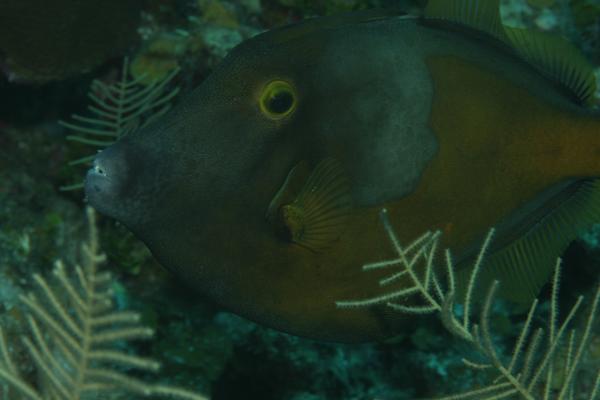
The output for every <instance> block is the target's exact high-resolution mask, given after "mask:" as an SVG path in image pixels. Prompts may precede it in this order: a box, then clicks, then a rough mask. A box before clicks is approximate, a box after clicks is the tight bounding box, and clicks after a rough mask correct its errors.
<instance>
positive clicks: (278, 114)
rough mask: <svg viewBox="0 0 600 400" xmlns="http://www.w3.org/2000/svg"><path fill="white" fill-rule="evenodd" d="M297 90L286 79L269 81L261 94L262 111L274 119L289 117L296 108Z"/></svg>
mask: <svg viewBox="0 0 600 400" xmlns="http://www.w3.org/2000/svg"><path fill="white" fill-rule="evenodd" d="M296 103H297V100H296V92H295V91H294V88H293V87H292V85H290V84H289V83H288V82H286V81H282V80H275V81H271V82H269V83H268V84H267V85H266V86H265V88H264V89H263V91H262V94H261V95H260V100H259V104H260V111H261V112H262V113H263V114H264V115H266V116H267V117H268V118H270V119H272V120H279V119H282V118H285V117H287V116H288V115H290V114H291V113H292V112H294V110H295V109H296Z"/></svg>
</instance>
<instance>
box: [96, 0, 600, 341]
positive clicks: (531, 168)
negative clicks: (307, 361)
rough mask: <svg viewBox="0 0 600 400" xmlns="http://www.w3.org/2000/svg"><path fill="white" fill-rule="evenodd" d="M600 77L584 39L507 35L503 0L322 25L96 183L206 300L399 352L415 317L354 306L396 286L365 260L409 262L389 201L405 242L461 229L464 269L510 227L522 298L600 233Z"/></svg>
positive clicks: (223, 83) (290, 30) (372, 14)
mask: <svg viewBox="0 0 600 400" xmlns="http://www.w3.org/2000/svg"><path fill="white" fill-rule="evenodd" d="M595 85H596V83H595V79H594V75H593V69H592V67H591V66H590V65H589V64H588V62H587V61H586V60H585V58H584V57H583V56H582V55H580V54H579V52H578V51H577V50H576V49H575V48H574V47H573V46H572V45H570V44H569V43H568V42H567V41H566V40H564V39H562V38H561V37H557V36H551V35H547V34H542V33H534V32H528V31H526V30H523V29H517V28H509V27H505V26H503V25H502V23H501V20H500V16H499V4H498V0H490V1H484V0H431V1H430V2H429V4H428V6H427V8H426V10H425V14H424V15H423V16H408V15H403V14H399V13H391V12H386V11H368V12H362V13H356V14H347V15H340V16H333V17H327V18H317V19H311V20H307V21H304V22H301V23H298V24H296V25H292V26H287V27H283V28H278V29H275V30H272V31H269V32H266V33H263V34H260V35H258V36H256V37H254V38H252V39H250V40H248V41H246V42H244V43H243V44H241V45H239V46H238V47H236V48H235V49H234V50H233V51H231V53H230V54H229V55H228V56H227V57H226V58H225V60H224V61H223V62H222V63H221V64H220V65H219V66H218V67H217V68H216V69H215V71H214V72H213V73H212V74H211V75H210V76H209V77H208V78H207V79H206V80H205V81H204V82H203V83H202V84H201V85H200V86H199V87H198V88H196V89H195V90H193V91H192V92H191V94H189V95H188V96H187V97H186V98H184V99H183V100H181V102H180V103H179V104H178V105H177V106H176V107H174V109H173V110H172V111H170V112H169V113H168V114H166V115H165V116H164V117H162V118H161V119H159V120H158V121H157V122H155V123H153V124H152V125H149V126H148V127H145V128H143V129H141V130H139V131H137V132H135V133H132V134H130V135H128V136H126V137H124V138H123V139H122V140H120V141H119V142H117V143H116V144H114V145H112V146H110V147H108V148H107V149H105V150H104V151H102V152H101V153H99V155H98V156H97V157H96V159H95V161H94V165H93V167H92V169H91V170H90V171H89V172H88V175H87V177H86V184H85V190H86V194H87V198H88V200H89V202H90V203H91V204H92V205H93V206H94V207H95V208H96V209H97V210H98V211H100V212H101V213H103V214H105V215H107V216H110V217H113V218H115V219H117V220H119V221H121V222H122V223H123V224H124V225H126V226H127V227H128V228H129V229H130V230H131V231H132V232H133V233H134V234H135V235H137V237H139V238H140V239H141V240H142V241H143V242H144V243H146V245H147V246H148V247H149V248H150V250H151V251H152V253H153V254H154V256H155V257H156V259H157V260H158V261H159V262H160V263H161V264H162V265H163V266H165V267H166V268H167V269H169V270H170V271H172V272H173V273H174V274H176V275H177V276H178V277H180V278H181V279H182V281H183V282H184V283H185V284H187V285H189V286H190V287H191V288H192V289H193V290H195V291H196V292H197V293H198V294H199V296H204V297H208V298H210V299H212V300H213V301H215V302H216V303H217V304H219V305H221V306H222V307H224V308H225V309H228V310H231V311H233V312H235V313H237V314H239V315H241V316H244V317H246V318H248V319H251V320H254V321H257V322H259V323H262V324H265V325H267V326H269V327H272V328H275V329H278V330H282V331H285V332H289V333H292V334H295V335H300V336H305V337H309V338H315V339H320V340H328V341H339V342H361V341H372V340H383V339H385V338H387V337H390V336H394V335H397V334H399V333H400V332H402V330H403V329H407V327H408V326H410V325H411V320H410V319H409V318H404V317H402V316H400V315H399V314H398V313H396V312H394V311H392V310H389V308H388V307H384V306H376V307H366V308H361V309H352V308H351V309H340V308H337V307H336V305H335V302H336V301H339V300H344V299H357V298H358V299H359V298H369V297H374V296H377V295H378V294H380V293H381V287H380V286H379V278H381V276H378V275H377V273H374V274H366V273H364V272H363V271H362V270H361V266H362V265H363V264H365V263H370V262H375V261H378V260H384V259H389V258H390V257H393V255H394V254H393V249H392V248H391V246H390V244H389V240H388V237H387V236H386V233H385V230H384V229H383V227H382V224H381V222H380V220H379V218H378V215H379V212H380V210H381V209H382V208H386V209H387V210H388V215H389V218H390V221H391V223H392V224H393V226H394V227H395V229H396V230H397V234H398V238H399V240H401V241H403V242H404V243H408V242H410V241H412V240H413V239H415V238H417V237H418V236H420V235H421V234H422V233H423V232H425V231H430V230H441V231H442V242H441V246H442V247H447V248H450V249H451V250H452V252H453V254H454V255H455V259H456V260H457V263H458V265H459V266H460V265H463V264H464V265H468V263H467V261H468V260H469V259H470V258H472V256H473V254H474V249H477V248H478V246H479V245H480V243H481V240H482V238H484V236H485V234H486V233H487V231H488V229H489V228H490V227H491V226H494V227H496V231H497V234H496V238H495V240H494V241H493V243H492V245H491V247H490V248H489V251H488V254H487V258H486V259H487V263H486V265H485V267H484V270H485V271H483V272H482V274H483V275H482V279H483V278H485V276H487V277H488V278H489V277H494V279H499V280H501V281H502V287H503V288H504V289H505V292H506V293H507V294H508V295H509V296H512V297H514V299H515V301H520V300H523V299H527V298H531V296H534V295H535V294H536V293H537V291H538V290H539V289H540V287H541V286H542V285H543V284H544V283H545V282H546V280H547V278H548V275H549V274H550V271H551V270H552V269H553V266H554V260H555V259H556V257H557V256H558V255H560V254H561V252H562V251H563V250H564V249H565V248H566V246H567V245H568V243H569V242H570V241H571V240H573V239H574V238H575V237H576V236H577V235H578V234H579V233H580V232H581V231H582V229H584V228H586V227H588V226H589V225H590V224H592V223H594V222H598V221H600V180H599V179H598V178H599V177H600V116H599V114H598V113H597V112H596V111H593V110H592V108H591V107H590V106H591V105H592V103H593V95H594V92H595ZM567 273H568V272H567ZM402 284H406V282H403V283H402V282H399V283H398V285H402Z"/></svg>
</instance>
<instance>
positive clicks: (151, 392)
mask: <svg viewBox="0 0 600 400" xmlns="http://www.w3.org/2000/svg"><path fill="white" fill-rule="evenodd" d="M87 214H88V224H89V238H88V239H87V241H85V242H84V243H83V244H82V246H81V262H80V263H79V264H77V265H76V266H75V268H74V270H73V271H68V270H67V268H66V267H65V265H64V263H63V262H62V261H61V260H58V261H57V262H56V266H55V268H54V270H53V275H54V277H55V282H52V283H50V282H49V281H48V280H46V279H45V278H43V277H42V276H41V275H39V274H35V275H34V276H33V280H34V281H35V282H36V283H37V285H38V287H39V296H38V295H36V294H34V293H30V294H29V295H27V296H24V295H22V296H20V299H21V302H22V303H23V304H24V305H25V307H26V310H27V311H25V315H24V319H26V320H27V323H28V326H29V330H30V335H26V336H24V337H23V338H22V346H23V347H24V348H25V349H26V351H27V356H25V358H27V357H28V358H29V360H30V362H33V363H34V364H35V366H36V368H35V372H36V374H35V378H36V379H35V380H33V381H31V378H28V377H27V376H25V375H24V374H23V373H24V372H25V371H23V367H24V365H27V364H26V363H25V360H24V359H23V355H22V354H18V355H17V356H18V357H19V359H20V360H19V362H18V363H16V362H15V358H14V356H12V355H11V353H15V352H16V351H15V350H14V348H15V347H16V346H10V347H9V346H8V342H7V340H6V336H5V333H4V330H2V329H1V328H0V380H2V381H4V382H5V383H6V384H7V387H4V388H2V391H1V392H0V394H2V395H3V396H4V397H5V398H7V397H11V398H23V399H27V400H43V399H50V398H52V399H57V400H80V399H83V398H87V397H89V395H90V394H92V395H94V396H97V395H98V394H100V393H102V394H103V395H104V396H108V394H109V393H113V394H114V393H119V392H126V393H135V394H137V395H140V396H144V397H148V396H157V395H160V396H165V397H169V398H173V399H183V400H206V398H205V397H204V396H201V395H198V394H194V393H192V392H190V391H187V390H185V389H182V388H178V387H172V386H166V385H161V384H156V383H149V382H144V381H142V380H139V379H137V378H134V377H133V376H131V375H126V374H124V373H122V372H120V369H121V368H126V369H139V370H144V371H150V372H157V371H158V370H159V368H160V364H159V363H158V362H156V361H154V360H152V359H148V358H143V357H139V356H136V355H132V354H128V353H127V352H124V351H122V350H119V349H118V347H117V343H118V342H121V341H126V340H132V339H147V338H149V337H151V336H152V335H153V331H152V330H151V329H149V328H147V327H144V326H142V325H140V324H139V320H140V315H139V314H137V313H134V312H131V311H122V310H117V309H115V305H114V301H113V299H112V298H113V291H112V289H111V284H112V276H111V274H110V273H108V272H103V271H101V270H100V269H99V266H100V264H101V263H102V262H104V260H105V256H104V255H103V254H101V253H100V250H99V248H98V234H97V230H96V225H95V221H94V212H93V211H92V209H91V208H88V209H87ZM11 349H13V350H11ZM128 397H129V396H128Z"/></svg>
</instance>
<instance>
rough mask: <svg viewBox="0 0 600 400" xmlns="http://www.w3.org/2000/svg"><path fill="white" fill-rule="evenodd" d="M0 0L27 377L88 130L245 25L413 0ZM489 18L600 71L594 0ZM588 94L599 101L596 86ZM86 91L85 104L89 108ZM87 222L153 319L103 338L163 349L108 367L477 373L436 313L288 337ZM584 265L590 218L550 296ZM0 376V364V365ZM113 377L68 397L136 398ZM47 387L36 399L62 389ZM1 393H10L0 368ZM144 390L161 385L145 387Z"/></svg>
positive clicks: (111, 229)
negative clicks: (563, 48) (356, 331)
mask: <svg viewBox="0 0 600 400" xmlns="http://www.w3.org/2000/svg"><path fill="white" fill-rule="evenodd" d="M0 2H3V3H4V2H5V3H6V4H5V5H2V6H1V7H0V10H2V12H3V13H4V14H2V13H0V327H1V328H2V331H3V336H4V339H5V340H6V343H8V346H7V348H8V350H7V351H8V353H10V357H11V359H12V360H13V361H14V364H16V369H18V370H19V374H20V376H22V377H23V380H24V381H25V382H28V383H29V384H30V385H33V387H43V386H44V385H47V383H45V382H44V379H46V378H40V375H39V368H40V364H39V363H36V361H35V360H32V357H31V355H30V353H29V352H28V351H27V347H28V346H27V344H26V343H22V341H21V338H22V337H24V336H26V335H29V334H30V333H29V332H30V331H31V325H30V324H31V322H29V319H28V315H29V314H30V313H31V307H29V308H28V307H27V305H26V304H25V303H26V302H25V303H24V302H23V296H24V295H25V294H26V293H30V292H32V291H36V290H39V286H40V283H39V280H36V278H35V276H36V274H40V275H41V276H42V277H44V279H45V281H44V282H46V281H47V282H48V284H49V285H50V286H52V285H56V286H55V292H57V293H58V294H57V295H58V296H59V297H60V293H61V292H62V289H60V284H59V283H55V282H54V280H53V278H52V271H53V268H54V265H55V262H56V260H59V259H60V260H63V262H64V264H65V265H66V266H67V269H69V268H71V266H73V265H76V264H78V263H79V264H82V265H83V264H85V262H86V261H85V254H84V255H83V256H82V255H81V244H82V242H86V241H88V240H89V239H87V237H88V232H89V226H88V224H86V217H85V215H86V213H85V202H84V198H83V197H84V196H83V191H82V190H80V189H78V186H79V184H80V182H81V181H82V179H83V176H84V173H85V170H86V168H88V166H86V161H89V158H88V157H89V156H90V155H93V154H94V153H95V152H96V149H97V146H103V145H104V144H106V143H110V141H112V140H114V139H116V137H118V136H120V135H123V134H126V133H127V132H128V131H130V130H132V129H136V128H137V127H139V126H140V125H143V124H146V123H148V122H150V121H151V120H152V117H153V116H155V115H157V114H161V113H163V112H166V111H167V110H168V108H169V107H170V105H172V104H176V103H177V102H178V100H179V99H180V98H181V97H182V96H184V95H185V94H186V93H188V92H189V91H190V90H192V89H193V88H194V87H196V86H197V85H198V84H199V83H200V82H202V80H203V79H204V78H205V77H206V76H207V75H208V74H209V73H210V72H211V70H212V69H213V68H214V67H215V66H216V65H217V64H218V63H219V62H220V61H221V60H222V59H223V58H224V57H225V55H226V54H227V53H228V51H229V50H231V49H232V48H233V47H234V46H236V45H237V44H238V43H240V42H242V41H243V40H245V39H247V38H250V37H252V36H254V35H256V34H257V33H260V32H262V31H264V30H268V29H270V28H273V27H277V26H282V25H285V24H288V23H293V22H296V21H299V20H302V19H304V18H308V17H313V16H319V15H333V14H337V13H342V12H347V11H354V10H362V9H369V8H375V7H399V6H400V7H402V8H404V9H406V10H407V11H409V12H411V13H415V14H418V13H420V12H421V9H422V7H423V6H424V3H425V2H424V1H420V0H412V1H411V0H406V1H401V0H398V1H393V0H322V1H310V0H238V1H235V0H131V1H130V0H128V1H118V0H87V1H86V2H77V1H72V0H55V1H52V2H49V1H45V0H0ZM502 16H503V21H504V23H505V24H507V25H511V26H519V27H527V28H530V29H537V30H541V31H549V32H559V33H562V34H563V35H565V36H566V37H568V38H569V39H570V41H571V42H573V43H574V44H575V45H576V46H577V47H579V48H580V49H581V50H582V51H583V52H584V54H585V55H586V56H587V57H588V59H589V60H590V61H591V62H592V63H593V64H594V65H595V66H597V67H598V68H597V74H596V75H597V76H598V77H599V78H600V1H598V0H504V1H503V2H502ZM106 21H110V23H109V24H107V23H106ZM119 85H120V86H119ZM599 87H600V85H599ZM106 88H112V89H106ZM113 89H114V90H115V91H116V93H120V95H122V96H123V97H124V98H125V99H127V101H128V102H127V104H126V105H125V106H124V107H126V108H127V107H129V108H127V110H126V112H125V113H124V117H123V119H122V120H120V122H119V124H118V126H117V127H116V128H115V129H114V135H113V136H110V135H109V136H107V137H106V138H105V139H103V141H105V142H106V143H96V142H94V141H90V139H89V137H88V136H87V135H86V133H87V130H86V129H91V128H90V125H89V123H90V121H89V120H86V118H94V117H96V118H101V117H102V115H103V114H102V113H103V112H105V113H106V112H113V111H114V110H112V109H111V108H110V104H109V103H108V102H107V100H106V97H103V96H102V93H105V91H106V90H109V91H110V90H113ZM119 91H120V92H119ZM597 98H598V104H600V92H599V93H598V95H597ZM90 105H91V106H92V107H96V108H95V109H94V108H92V109H88V106H90ZM73 115H75V117H73ZM92 122H93V121H92ZM599 134H600V132H599ZM599 162H600V160H599ZM599 222H600V221H599ZM96 225H97V228H98V231H97V235H96V238H97V240H98V242H97V243H98V244H99V246H100V249H101V250H99V252H101V253H104V254H105V255H106V261H105V262H103V263H98V265H99V266H100V267H101V268H102V269H103V270H108V271H110V272H111V274H112V276H111V278H110V280H109V281H108V282H106V284H107V288H108V290H109V291H108V292H107V293H110V295H111V296H114V307H115V309H116V310H117V312H120V311H125V310H133V311H136V312H138V313H139V314H140V316H141V318H140V321H139V324H140V325H142V326H145V327H149V328H151V329H152V330H153V332H154V333H153V335H152V337H150V335H149V334H148V332H146V331H144V332H142V331H140V332H138V334H137V335H135V334H132V335H130V336H128V335H123V337H115V340H114V342H115V343H114V344H115V347H116V348H117V349H118V350H119V351H120V352H122V353H123V354H127V355H132V354H137V355H139V356H143V357H148V358H151V359H154V360H156V361H158V362H160V363H161V365H162V368H161V369H160V370H159V371H158V372H153V371H150V370H148V371H146V370H145V369H144V368H140V369H136V368H132V367H131V368H130V367H123V366H118V365H117V366H114V370H115V371H117V372H118V373H120V374H122V376H130V377H132V379H136V380H139V381H140V382H141V381H144V382H152V383H153V384H159V385H164V387H167V386H168V387H170V388H174V387H181V388H185V389H187V390H190V391H193V392H195V393H198V394H200V395H204V396H206V397H207V398H211V399H214V400H223V399H250V400H252V399H262V400H271V399H272V400H313V399H314V400H316V399H336V400H337V399H339V400H361V399H380V400H385V399H413V398H423V397H433V396H441V395H444V394H451V393H458V392H463V391H465V390H471V389H475V388H477V387H480V386H481V385H484V384H486V382H488V381H489V380H490V376H486V374H485V373H476V372H474V371H473V369H471V368H467V367H466V366H465V365H464V364H463V363H462V362H461V360H462V359H463V358H464V357H471V356H473V357H476V355H474V352H473V350H472V349H471V348H469V346H466V345H465V343H462V342H460V341H459V340H458V339H456V338H455V337H453V336H451V335H449V334H448V333H447V332H446V330H445V329H444V327H443V326H442V324H441V323H440V322H439V320H438V319H437V318H435V317H432V316H429V317H427V316H425V317H423V318H421V319H419V322H418V324H416V328H415V329H414V330H413V331H412V332H410V333H405V334H403V335H401V336H398V337H396V338H394V340H393V342H390V343H385V344H383V343H373V344H362V345H341V344H332V343H321V342H316V341H311V340H308V339H303V338H298V337H295V336H291V335H287V334H284V333H280V332H277V331H274V330H271V329H268V328H265V327H262V326H260V325H257V324H254V323H252V322H249V321H247V320H245V319H243V318H241V317H238V316H236V315H234V314H231V313H228V312H226V311H223V310H221V309H219V308H217V307H215V306H213V305H212V304H211V303H210V302H207V301H203V300H202V299H201V298H198V297H197V296H191V294H190V293H188V292H187V290H186V288H185V286H184V285H183V284H182V283H181V282H180V281H178V280H177V279H176V278H175V277H173V276H171V275H170V274H169V273H168V272H167V271H165V270H164V269H163V268H162V267H161V266H160V265H158V264H157V263H156V261H155V260H153V258H152V257H151V255H150V253H149V252H148V250H147V249H146V248H145V246H144V245H143V244H142V243H141V242H139V241H138V240H137V239H136V238H134V237H133V235H132V234H131V233H129V232H128V231H127V230H126V229H125V228H124V227H123V226H121V225H119V224H118V223H116V222H115V221H113V220H111V219H108V218H102V217H98V220H97V223H96ZM82 257H83V258H84V260H83V261H82ZM599 268H600V224H599V225H596V226H595V227H594V228H593V229H591V230H590V231H589V232H588V233H586V234H585V235H583V236H582V237H580V238H579V239H578V240H576V241H574V242H573V243H572V244H571V246H570V247H569V248H568V250H567V251H566V253H565V254H564V267H563V278H562V281H561V285H560V305H561V307H560V308H562V309H564V310H566V309H568V308H569V307H570V305H571V304H572V303H574V302H575V300H576V298H577V296H578V295H579V294H583V295H584V296H586V298H591V297H593V293H594V289H595V284H597V283H596V282H597V281H598V275H599V273H598V271H599ZM36 282H37V283H36ZM53 287H54V286H53ZM43 290H44V289H43V288H42V291H43ZM549 296H550V289H549V288H547V289H545V290H544V291H543V293H542V294H541V296H540V299H541V306H540V308H541V311H542V314H541V315H540V316H539V317H536V319H539V321H542V318H543V312H544V311H547V310H548V308H549V307H550V306H549ZM59 301H60V299H59ZM563 305H564V306H563ZM66 313H67V314H72V313H73V311H72V310H68V309H67V310H66ZM34 314H35V312H34ZM585 317H586V314H585V312H582V313H581V316H580V317H579V320H576V321H575V322H574V324H576V325H577V324H580V325H581V326H582V327H583V326H584V325H585ZM524 318H525V316H524V315H522V313H516V312H514V310H511V309H510V308H509V307H503V306H502V304H501V303H499V304H498V305H497V307H496V308H495V309H494V313H493V316H492V324H493V326H494V332H495V334H496V335H497V337H494V339H495V343H496V345H497V346H498V349H499V351H510V350H507V349H510V346H511V343H513V342H514V341H515V339H516V338H517V336H518V335H519V333H520V331H521V328H522V326H523V321H524ZM599 327H600V325H598V323H597V322H596V323H595V324H594V326H592V327H591V336H590V339H589V345H588V347H587V351H586V356H585V358H584V359H583V360H582V364H581V367H580V377H579V379H578V389H577V391H576V393H574V394H573V398H574V399H577V398H579V397H577V396H578V394H580V393H582V396H583V393H589V390H590V388H591V387H592V385H593V384H594V379H595V377H596V373H597V372H596V371H597V370H598V366H599V365H600V329H599ZM117 336H118V335H117ZM145 336H146V337H145ZM143 337H145V340H126V339H138V338H143ZM4 339H3V340H4ZM1 347H2V346H0V371H2V369H3V368H4V369H5V370H6V369H7V368H8V367H7V365H3V361H2V360H1V359H3V357H4V355H2V354H1V353H2V352H3V349H2V348H1ZM4 360H5V359H4ZM58 362H60V359H59V360H58ZM125 364H127V363H125ZM111 367H112V366H111ZM150 369H152V368H150ZM42 375H43V374H42ZM2 377H3V375H2V373H1V372H0V381H2V379H1V378H2ZM161 387H163V386H161ZM129 389H132V388H131V387H128V386H127V384H124V385H123V387H118V385H117V386H115V388H114V390H113V389H111V390H108V391H105V392H102V394H98V395H94V394H93V392H90V393H88V394H87V395H86V396H85V397H83V398H89V399H92V398H99V399H137V398H143V397H144V394H143V393H142V392H143V391H142V390H137V391H136V390H133V393H132V391H131V390H129ZM134 389H135V388H134ZM138 389H139V388H138ZM40 390H42V389H40ZM586 390H587V392H586ZM157 393H158V392H157ZM155 394H156V393H155ZM171 394H172V393H171ZM57 396H58V397H48V398H60V399H62V398H68V397H60V396H59V395H57ZM588 396H589V395H588ZM599 396H600V395H599ZM174 397H175V398H177V396H174ZM0 398H2V399H20V398H21V397H20V395H19V394H17V393H16V392H15V391H14V390H13V389H9V387H8V385H6V384H5V383H4V384H3V385H0ZM23 398H27V397H23ZM154 398H168V396H167V395H165V396H162V397H161V395H160V393H158V394H156V396H154ZM180 398H185V396H184V395H181V397H180ZM189 398H192V397H189ZM474 398H476V397H474ZM581 398H582V399H588V398H589V397H581Z"/></svg>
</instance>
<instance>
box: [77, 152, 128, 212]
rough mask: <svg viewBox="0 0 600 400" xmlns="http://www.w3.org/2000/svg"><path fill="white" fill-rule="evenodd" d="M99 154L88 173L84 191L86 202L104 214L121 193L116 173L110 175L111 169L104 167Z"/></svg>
mask: <svg viewBox="0 0 600 400" xmlns="http://www.w3.org/2000/svg"><path fill="white" fill-rule="evenodd" d="M101 154H102V153H100V154H98V156H97V157H96V159H95V160H94V162H93V164H92V167H91V168H90V169H89V170H88V171H87V174H86V176H85V181H84V190H85V198H86V201H87V202H88V203H89V204H90V205H92V206H93V207H94V208H96V209H97V210H98V211H100V212H101V213H103V214H104V212H103V209H105V208H106V209H107V208H108V207H109V205H110V204H113V203H114V201H115V200H116V198H117V194H118V192H119V186H120V183H119V179H116V178H118V174H115V171H112V173H110V168H106V167H104V166H103V164H102V162H101V161H100V160H99V158H101V157H100V155H101Z"/></svg>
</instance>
